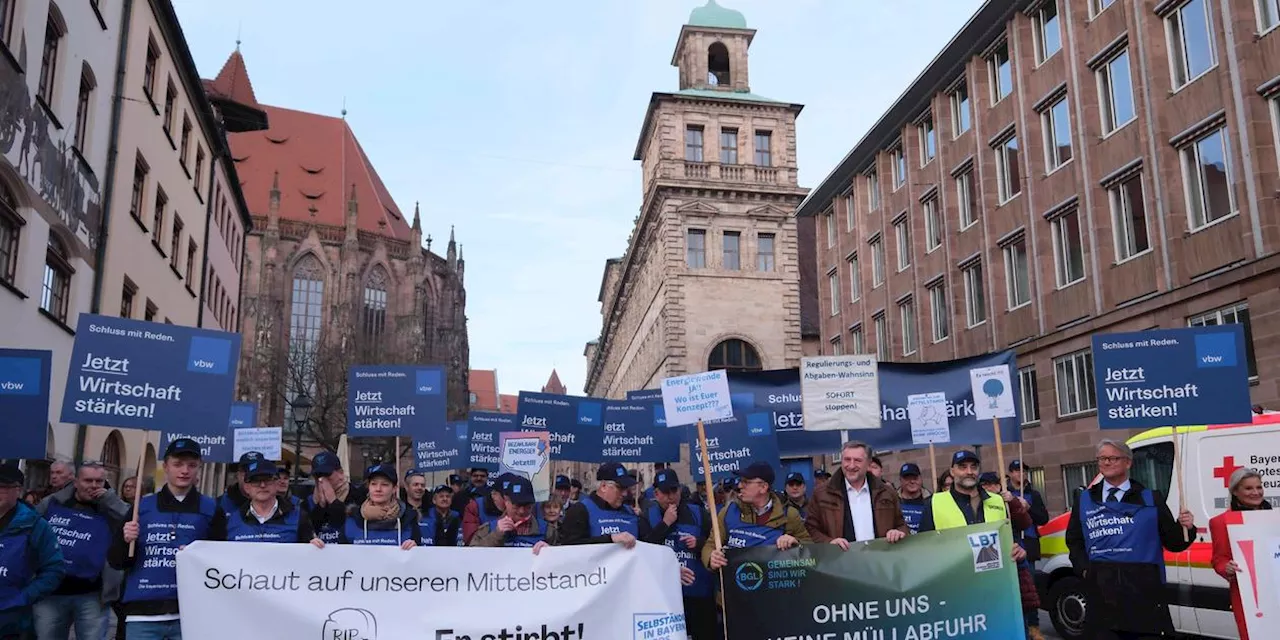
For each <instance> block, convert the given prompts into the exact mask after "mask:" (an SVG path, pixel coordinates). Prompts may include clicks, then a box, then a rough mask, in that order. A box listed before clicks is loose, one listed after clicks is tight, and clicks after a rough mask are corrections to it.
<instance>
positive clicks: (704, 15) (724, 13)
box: [689, 0, 747, 29]
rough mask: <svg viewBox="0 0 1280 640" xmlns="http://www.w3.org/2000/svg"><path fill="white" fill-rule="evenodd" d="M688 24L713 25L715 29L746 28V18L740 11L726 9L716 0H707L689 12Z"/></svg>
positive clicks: (696, 25) (694, 25)
mask: <svg viewBox="0 0 1280 640" xmlns="http://www.w3.org/2000/svg"><path fill="white" fill-rule="evenodd" d="M689 26H691V27H713V28H716V29H746V28H747V19H746V18H745V17H743V15H742V12H741V11H734V10H733V9H726V8H724V7H722V6H720V5H718V4H716V0H707V4H706V6H704V7H698V8H697V9H694V10H693V13H690V14H689Z"/></svg>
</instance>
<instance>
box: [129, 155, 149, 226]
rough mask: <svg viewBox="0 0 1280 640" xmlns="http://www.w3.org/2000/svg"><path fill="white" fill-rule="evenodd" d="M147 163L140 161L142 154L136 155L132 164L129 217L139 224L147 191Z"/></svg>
mask: <svg viewBox="0 0 1280 640" xmlns="http://www.w3.org/2000/svg"><path fill="white" fill-rule="evenodd" d="M148 171H150V169H148V168H147V161H146V160H143V159H142V154H138V156H137V157H136V159H135V160H134V162H133V190H132V191H131V192H130V195H129V215H131V216H133V218H134V219H135V220H137V221H138V222H139V224H141V222H142V200H143V197H144V196H145V195H146V189H147V173H148Z"/></svg>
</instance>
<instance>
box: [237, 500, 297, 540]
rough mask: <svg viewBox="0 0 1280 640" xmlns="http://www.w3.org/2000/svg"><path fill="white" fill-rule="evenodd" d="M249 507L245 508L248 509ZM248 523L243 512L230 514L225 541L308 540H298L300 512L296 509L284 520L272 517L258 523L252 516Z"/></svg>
mask: <svg viewBox="0 0 1280 640" xmlns="http://www.w3.org/2000/svg"><path fill="white" fill-rule="evenodd" d="M248 508H249V507H245V509H248ZM249 517H250V518H253V519H252V520H251V521H249V522H245V518H244V512H241V513H232V514H231V515H230V516H229V517H228V518H227V540H228V541H230V542H289V543H293V542H309V541H308V540H298V520H299V519H300V518H301V517H302V512H301V511H300V510H298V509H290V510H289V513H288V514H286V515H285V517H284V518H276V517H272V518H271V519H270V520H267V521H266V522H263V523H261V524H259V523H258V519H257V518H256V517H254V516H249Z"/></svg>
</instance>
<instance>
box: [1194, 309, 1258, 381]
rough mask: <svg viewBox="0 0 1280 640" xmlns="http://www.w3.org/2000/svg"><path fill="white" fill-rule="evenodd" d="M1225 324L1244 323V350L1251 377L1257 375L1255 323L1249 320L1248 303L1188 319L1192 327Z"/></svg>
mask: <svg viewBox="0 0 1280 640" xmlns="http://www.w3.org/2000/svg"><path fill="white" fill-rule="evenodd" d="M1224 324H1240V325H1244V352H1245V360H1246V361H1247V362H1248V363H1249V377H1250V378H1253V377H1257V375H1258V359H1257V356H1256V355H1254V352H1253V325H1252V324H1251V323H1250V322H1249V304H1248V303H1245V302H1241V303H1240V304H1235V305H1231V306H1229V307H1223V308H1221V309H1215V310H1213V311H1210V312H1208V313H1202V314H1200V315H1198V316H1192V317H1190V318H1188V319H1187V326H1190V327H1217V326H1220V325H1224Z"/></svg>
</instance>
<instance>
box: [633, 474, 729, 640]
mask: <svg viewBox="0 0 1280 640" xmlns="http://www.w3.org/2000/svg"><path fill="white" fill-rule="evenodd" d="M682 489H683V487H682V486H681V484H680V477H679V476H678V475H676V471H675V469H663V470H661V471H658V472H657V473H656V474H654V477H653V496H654V499H653V504H650V505H649V509H648V511H647V512H646V515H647V517H648V524H649V532H648V533H647V534H645V536H644V538H643V541H644V542H649V543H652V544H665V545H667V546H668V547H671V550H672V551H675V553H676V558H677V559H679V560H680V565H681V566H682V567H683V568H684V569H687V570H688V571H689V572H690V573H691V574H693V575H692V580H690V581H689V582H688V583H687V584H685V585H684V617H685V629H686V631H688V633H689V635H690V636H692V637H693V640H714V639H715V638H716V637H717V636H716V634H717V633H718V632H719V626H718V625H717V624H716V601H715V597H714V595H715V582H714V580H713V579H712V576H711V572H710V571H707V569H706V567H705V566H703V564H702V560H701V558H699V557H698V556H697V555H695V551H696V550H698V549H701V548H702V547H703V545H705V544H706V543H707V540H710V539H711V516H710V515H709V514H708V513H707V510H706V509H705V508H703V507H701V506H699V505H696V504H694V503H692V502H690V501H689V499H688V498H687V497H685V496H684V495H683V491H682Z"/></svg>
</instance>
